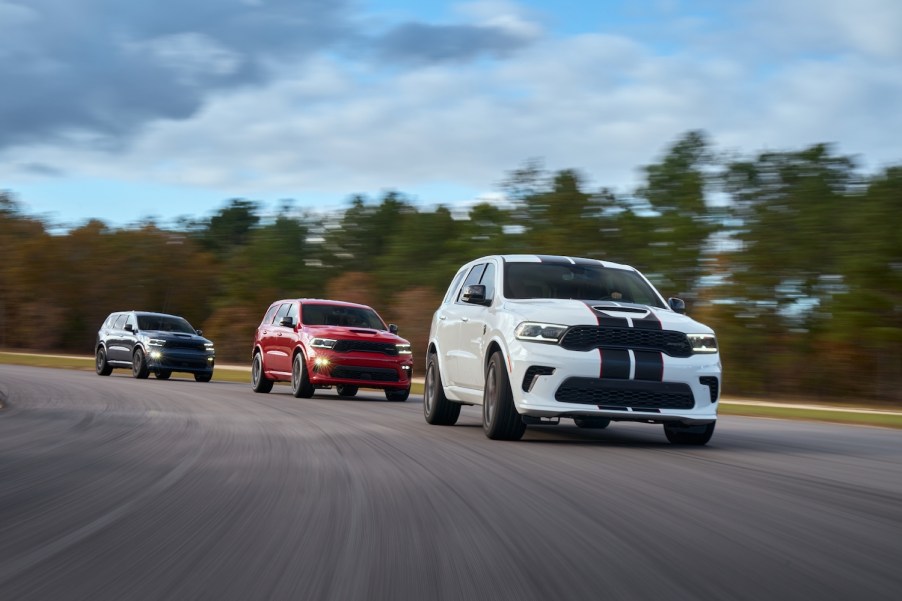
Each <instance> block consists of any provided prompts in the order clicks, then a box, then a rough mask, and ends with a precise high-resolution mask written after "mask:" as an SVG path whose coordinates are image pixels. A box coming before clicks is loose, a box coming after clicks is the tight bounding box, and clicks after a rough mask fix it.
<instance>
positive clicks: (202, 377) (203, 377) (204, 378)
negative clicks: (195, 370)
mask: <svg viewBox="0 0 902 601" xmlns="http://www.w3.org/2000/svg"><path fill="white" fill-rule="evenodd" d="M212 379H213V374H194V381H195V382H209V381H210V380H212Z"/></svg>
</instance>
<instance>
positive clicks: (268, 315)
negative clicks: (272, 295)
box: [262, 305, 279, 326]
mask: <svg viewBox="0 0 902 601" xmlns="http://www.w3.org/2000/svg"><path fill="white" fill-rule="evenodd" d="M278 310H279V305H273V306H272V307H270V308H269V311H267V312H266V315H265V316H264V317H263V322H262V323H263V325H265V326H266V325H269V324H271V323H272V320H273V318H274V317H275V316H276V311H278Z"/></svg>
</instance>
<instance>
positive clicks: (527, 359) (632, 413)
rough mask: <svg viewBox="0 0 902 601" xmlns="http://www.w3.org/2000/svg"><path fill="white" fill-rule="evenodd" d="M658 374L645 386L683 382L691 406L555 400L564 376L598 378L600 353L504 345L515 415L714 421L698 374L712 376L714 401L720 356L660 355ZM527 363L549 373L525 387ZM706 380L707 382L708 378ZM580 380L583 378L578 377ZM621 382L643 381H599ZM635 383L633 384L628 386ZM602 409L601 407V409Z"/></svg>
mask: <svg viewBox="0 0 902 601" xmlns="http://www.w3.org/2000/svg"><path fill="white" fill-rule="evenodd" d="M662 359H663V376H662V379H661V382H659V383H657V384H654V383H650V384H649V385H648V387H649V388H655V387H658V388H662V389H663V388H667V386H664V385H662V384H685V385H688V387H689V389H690V390H691V392H692V398H693V402H692V407H691V408H680V409H669V408H664V407H661V408H655V409H654V410H643V409H638V408H630V407H618V408H612V405H616V403H610V404H608V403H605V404H603V405H599V404H594V403H591V404H584V403H571V402H560V401H557V400H556V399H555V395H556V394H557V392H558V389H559V388H560V387H561V385H562V384H564V382H565V381H567V380H568V379H570V378H589V379H591V380H592V381H598V380H600V379H601V378H599V376H600V374H601V363H602V360H601V355H600V354H599V352H598V351H597V350H592V351H585V352H584V351H569V350H566V349H564V348H561V347H560V346H558V345H555V344H542V343H535V342H522V341H520V340H514V341H512V342H511V343H510V347H509V355H508V357H507V360H508V362H509V370H510V373H509V376H510V384H511V390H512V392H513V396H514V404H515V405H516V407H517V411H518V412H519V413H520V414H521V415H528V416H533V417H578V416H593V417H606V418H610V419H612V420H627V421H653V422H665V421H679V422H683V423H687V424H692V423H696V424H699V423H709V422H712V421H714V420H716V419H717V402H716V400H715V401H714V402H712V390H711V387H709V386H708V385H706V384H703V383H702V381H701V380H700V378H716V379H717V380H716V382H717V384H716V390H715V391H714V393H715V395H714V398H715V399H719V398H720V376H721V366H720V356H719V355H718V354H717V353H713V354H696V355H692V356H691V357H686V358H679V357H670V356H668V355H662ZM531 366H542V367H550V368H553V369H554V373H552V374H550V375H539V376H536V377H534V378H530V381H531V386H530V385H529V383H526V384H525V386H526V388H527V389H528V390H524V378H525V377H526V373H527V370H528V369H529V368H530V367H531ZM708 381H710V380H708ZM583 382H585V381H583ZM624 382H627V383H625V384H623V386H637V387H646V385H645V384H643V383H644V382H646V381H645V380H630V381H624V380H619V381H618V380H612V379H606V380H605V382H604V384H613V385H614V386H617V385H618V383H624ZM629 382H635V383H636V384H630V383H629ZM601 407H605V408H601Z"/></svg>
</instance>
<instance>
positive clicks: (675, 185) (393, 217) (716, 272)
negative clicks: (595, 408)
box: [0, 131, 902, 402]
mask: <svg viewBox="0 0 902 601" xmlns="http://www.w3.org/2000/svg"><path fill="white" fill-rule="evenodd" d="M641 174H642V184H641V185H640V186H639V187H638V188H637V189H636V190H634V191H632V192H630V193H629V194H623V193H615V192H613V191H611V190H610V189H606V188H599V189H589V186H588V184H587V179H586V178H585V177H584V176H582V175H581V174H580V173H578V172H576V171H573V170H561V171H557V172H550V171H548V170H546V169H545V168H544V167H543V165H542V164H541V162H540V161H536V160H533V161H529V162H527V163H526V164H524V165H523V166H522V167H521V168H519V169H517V170H515V171H513V172H511V173H509V174H507V176H506V177H505V178H504V180H503V182H502V184H501V188H502V190H503V192H504V197H505V199H506V200H505V201H504V202H501V203H490V202H482V203H478V204H475V205H473V206H469V207H466V208H455V207H447V206H438V207H436V208H430V209H428V210H427V209H424V208H421V207H420V206H418V204H417V203H415V202H413V201H412V200H411V199H410V198H408V197H406V196H405V195H403V194H402V193H399V192H388V193H385V194H383V195H382V196H381V197H380V198H378V199H369V198H366V197H364V196H355V197H353V198H351V199H350V202H349V206H348V208H347V209H345V210H343V211H339V212H335V213H332V214H328V215H322V214H314V213H310V212H300V211H296V210H294V209H293V208H292V206H291V205H290V204H285V205H283V206H282V207H281V209H280V210H279V211H278V213H277V214H275V215H265V214H264V213H263V212H262V208H261V204H260V203H259V202H256V201H253V200H247V199H233V200H231V201H229V202H228V203H227V204H226V205H225V206H223V207H222V208H221V209H220V210H218V211H217V212H216V213H215V214H214V215H212V216H211V217H209V218H200V219H196V220H182V221H181V222H180V223H179V224H178V225H177V226H174V227H165V228H163V227H159V226H158V225H156V224H155V223H153V222H147V223H143V224H141V225H140V226H135V227H128V228H119V229H116V228H111V227H109V226H107V225H106V224H105V223H103V222H102V221H100V220H92V221H89V222H88V223H85V224H83V225H81V226H79V227H76V228H74V229H71V230H69V231H68V232H67V233H65V234H61V235H60V234H56V235H54V234H52V233H51V232H50V231H49V226H48V224H46V223H44V222H43V221H42V220H41V219H38V218H35V217H31V216H28V215H26V214H24V213H23V212H22V211H21V209H20V207H19V204H18V203H17V201H16V199H15V198H14V196H13V194H12V193H9V192H6V193H0V256H2V257H3V260H2V261H0V347H2V348H11V349H15V348H27V349H34V350H41V351H65V352H74V353H90V352H92V349H93V343H94V338H95V335H96V332H97V328H98V327H99V325H100V323H101V322H102V320H103V318H104V317H105V316H106V315H107V314H109V313H110V312H112V311H116V310H124V309H131V308H134V309H146V310H155V311H163V312H168V313H175V314H179V315H183V316H185V317H186V318H187V319H188V320H189V321H191V322H192V323H193V324H195V326H196V327H202V328H203V330H204V332H205V335H207V336H208V337H210V338H211V339H213V340H214V341H215V343H216V348H217V358H218V360H219V361H220V362H227V361H232V362H246V361H248V360H249V357H250V351H251V342H252V339H253V332H254V329H255V328H256V326H257V324H258V323H259V320H260V318H261V317H262V314H263V312H264V311H265V309H266V308H267V307H268V305H269V303H270V302H272V301H273V300H276V299H278V298H287V297H320V298H333V299H342V300H349V301H356V302H363V303H366V304H369V305H372V306H374V307H375V308H376V309H377V310H378V311H379V312H380V313H381V314H382V315H383V317H384V318H386V320H388V321H391V322H394V323H398V324H399V325H400V327H401V333H402V335H405V337H407V338H409V339H410V340H411V342H412V343H413V345H414V349H415V357H416V358H417V359H421V358H422V357H420V355H421V354H422V353H423V351H424V349H425V348H426V340H427V338H428V333H429V323H430V320H431V317H432V312H433V311H434V310H435V308H436V307H437V305H438V303H439V301H440V299H441V298H442V296H443V294H444V292H445V289H446V287H447V285H448V283H449V282H450V279H451V277H452V276H453V274H454V273H455V271H456V270H457V268H458V267H459V266H460V265H461V264H463V263H464V262H466V261H469V260H471V259H473V258H476V257H478V256H482V255H486V254H494V253H538V254H564V255H574V256H584V257H593V258H598V259H605V260H610V261H616V262H621V263H627V264H630V265H633V266H635V267H637V268H639V269H640V270H642V271H643V272H644V273H645V274H646V275H647V276H648V277H649V279H651V280H652V281H653V282H654V283H655V285H656V286H657V287H658V288H659V289H660V290H661V292H662V293H663V294H664V295H665V296H679V297H682V298H684V299H685V300H686V301H687V305H688V310H689V313H690V314H691V315H693V316H694V317H696V318H697V319H699V320H700V321H703V322H705V323H708V324H709V325H711V326H712V327H714V328H715V330H716V331H717V334H718V340H719V343H720V346H721V349H722V359H723V363H724V390H725V393H726V394H734V395H737V394H746V395H755V396H766V395H804V396H806V397H809V398H811V397H816V398H832V397H842V398H845V399H870V400H873V399H879V400H886V401H893V402H902V392H900V391H902V236H900V234H899V229H900V224H902V222H900V219H899V214H900V210H902V166H888V167H885V168H883V169H882V170H881V171H880V172H879V173H876V174H863V173H861V171H860V170H859V169H858V168H857V166H856V163H855V161H854V160H853V159H852V158H850V157H847V156H841V155H838V154H836V152H835V151H834V149H833V148H831V147H830V146H829V145H824V144H818V145H814V146H811V147H809V148H804V149H802V150H793V151H782V152H761V153H758V154H755V155H750V156H737V155H735V154H734V155H729V156H728V155H724V154H723V153H718V152H715V151H714V150H713V148H712V145H711V143H710V142H709V140H708V139H707V137H706V136H705V134H704V133H703V132H697V131H692V132H688V133H686V134H684V135H683V136H682V137H680V138H679V139H678V140H676V141H675V142H674V143H673V144H672V145H671V146H670V147H669V148H668V149H667V150H666V152H665V153H664V155H663V156H662V157H661V159H660V161H659V162H657V163H654V164H651V165H647V166H644V167H642V170H641ZM417 363H418V365H417V366H416V367H417V369H418V370H422V368H423V363H422V361H418V362H417Z"/></svg>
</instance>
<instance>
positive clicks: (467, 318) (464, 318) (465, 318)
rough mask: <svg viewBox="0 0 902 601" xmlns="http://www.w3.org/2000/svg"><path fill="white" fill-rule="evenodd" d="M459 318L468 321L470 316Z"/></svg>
mask: <svg viewBox="0 0 902 601" xmlns="http://www.w3.org/2000/svg"><path fill="white" fill-rule="evenodd" d="M460 320H461V321H470V318H469V317H461V318H460Z"/></svg>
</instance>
